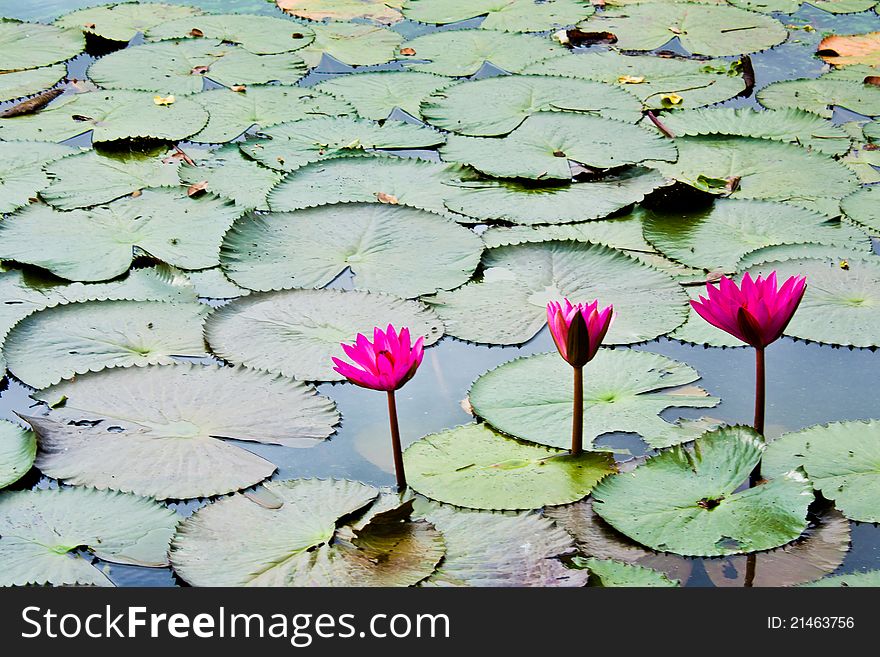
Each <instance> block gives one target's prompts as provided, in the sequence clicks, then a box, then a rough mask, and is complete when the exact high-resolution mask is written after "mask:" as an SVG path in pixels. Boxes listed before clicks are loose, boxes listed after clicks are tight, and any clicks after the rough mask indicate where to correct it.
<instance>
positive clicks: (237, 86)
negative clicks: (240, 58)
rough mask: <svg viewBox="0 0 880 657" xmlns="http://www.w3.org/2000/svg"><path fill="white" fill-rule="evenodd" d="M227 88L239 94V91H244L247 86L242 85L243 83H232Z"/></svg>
mask: <svg viewBox="0 0 880 657" xmlns="http://www.w3.org/2000/svg"><path fill="white" fill-rule="evenodd" d="M229 90H230V91H235V92H236V93H240V94H241V93H244V92H245V91H247V87H246V86H244V85H243V84H234V85H232V86H231V87H229Z"/></svg>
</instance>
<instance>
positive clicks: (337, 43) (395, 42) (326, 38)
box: [296, 22, 403, 68]
mask: <svg viewBox="0 0 880 657" xmlns="http://www.w3.org/2000/svg"><path fill="white" fill-rule="evenodd" d="M310 27H311V28H312V31H313V32H314V33H315V38H314V39H313V40H312V42H311V43H310V44H309V45H307V46H306V47H305V48H303V49H301V50H299V51H297V53H296V54H297V55H299V56H300V57H302V58H303V61H305V63H306V66H308V67H309V68H314V67H315V66H317V65H318V64H319V63H320V62H321V58H322V57H323V56H324V55H325V54H326V55H329V56H330V57H332V58H333V59H335V60H337V61H339V62H342V63H343V64H348V65H349V66H373V65H375V64H384V63H386V62H390V61H391V60H392V59H394V57H395V56H396V54H397V47H398V46H399V45H400V44H401V43H402V42H403V37H402V36H401V35H400V34H398V33H397V32H395V31H394V30H387V29H385V28H384V27H378V26H376V25H364V24H362V23H333V22H330V23H313V24H311V25H310Z"/></svg>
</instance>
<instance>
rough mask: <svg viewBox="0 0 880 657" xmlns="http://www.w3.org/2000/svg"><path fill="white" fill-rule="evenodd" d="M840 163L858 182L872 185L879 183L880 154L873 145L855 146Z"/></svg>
mask: <svg viewBox="0 0 880 657" xmlns="http://www.w3.org/2000/svg"><path fill="white" fill-rule="evenodd" d="M840 162H841V163H842V164H843V165H844V166H846V167H848V168H849V169H850V170H852V171H853V173H855V174H856V176H857V177H858V179H859V182H862V183H866V184H873V183H877V182H880V171H878V168H877V167H880V152H878V151H877V150H876V149H874V148H873V144H871V145H869V144H856V145H855V146H854V147H853V149H852V150H851V151H850V152H849V153H847V154H846V155H844V156H843V157H842V158H840Z"/></svg>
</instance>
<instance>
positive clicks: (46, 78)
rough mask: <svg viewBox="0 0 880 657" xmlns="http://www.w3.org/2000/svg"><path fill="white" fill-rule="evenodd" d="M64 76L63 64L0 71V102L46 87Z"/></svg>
mask: <svg viewBox="0 0 880 657" xmlns="http://www.w3.org/2000/svg"><path fill="white" fill-rule="evenodd" d="M66 76H67V67H66V66H64V64H56V65H55V66H44V67H43V68H34V69H30V70H27V71H0V103H2V102H5V101H7V100H13V99H15V98H21V97H23V96H30V95H31V94H35V93H37V92H40V91H42V90H43V89H48V88H49V87H51V86H53V85H54V84H55V83H56V82H58V81H59V80H61V79H63V78H64V77H66Z"/></svg>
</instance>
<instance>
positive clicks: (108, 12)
mask: <svg viewBox="0 0 880 657" xmlns="http://www.w3.org/2000/svg"><path fill="white" fill-rule="evenodd" d="M199 13H201V12H200V11H199V10H198V9H197V8H195V7H187V6H181V5H169V4H161V3H144V4H139V3H136V2H123V3H120V4H115V5H105V6H103V7H91V8H88V9H80V10H79V11H74V12H72V13H70V14H65V15H64V16H62V17H61V18H59V19H58V20H56V21H55V25H57V26H58V27H63V28H65V29H80V30H82V31H83V32H86V33H87V34H96V35H98V36H99V37H102V38H104V39H109V40H110V41H131V40H132V39H133V38H135V37H136V36H137V35H138V34H143V33H144V32H146V31H147V30H148V29H150V28H151V27H153V26H155V25H159V24H160V23H164V22H166V21H174V20H177V19H186V18H192V17H194V16H196V15H197V14H199Z"/></svg>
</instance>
